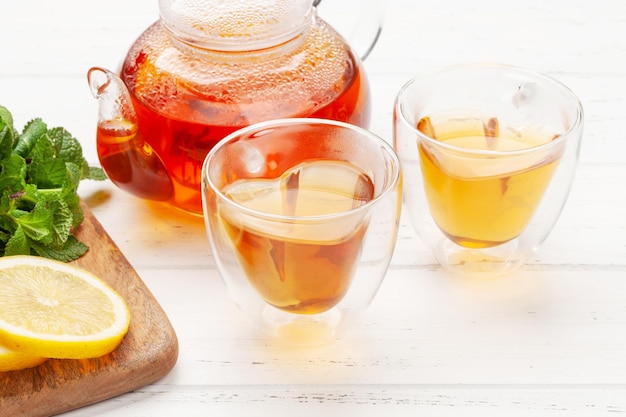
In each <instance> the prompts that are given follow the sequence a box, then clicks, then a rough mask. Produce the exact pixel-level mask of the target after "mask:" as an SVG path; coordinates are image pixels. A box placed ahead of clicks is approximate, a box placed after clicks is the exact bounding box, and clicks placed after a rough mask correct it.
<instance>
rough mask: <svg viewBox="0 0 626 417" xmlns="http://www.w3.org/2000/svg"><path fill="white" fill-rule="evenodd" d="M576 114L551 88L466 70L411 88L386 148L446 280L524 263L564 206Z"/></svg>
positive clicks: (398, 107)
mask: <svg viewBox="0 0 626 417" xmlns="http://www.w3.org/2000/svg"><path fill="white" fill-rule="evenodd" d="M582 128H583V110H582V106H581V103H580V101H579V100H578V98H577V97H576V96H575V95H574V94H573V93H572V92H571V91H570V90H569V89H568V88H567V87H565V86H564V85H563V84H561V83H560V82H558V81H556V80H554V79H552V78H550V77H547V76H544V75H540V74H535V73H532V72H529V71H526V70H523V69H520V68H512V67H507V66H499V65H469V66H457V67H450V68H446V69H443V70H440V71H437V72H433V73H430V74H426V75H421V76H418V77H416V78H414V79H412V80H410V81H409V82H408V83H407V84H406V85H405V86H404V87H403V88H402V89H401V90H400V92H399V94H398V96H397V99H396V103H395V108H394V146H395V149H396V152H397V153H398V155H399V157H400V160H401V162H402V169H403V172H404V177H405V182H404V202H405V205H406V208H407V212H408V213H409V214H410V217H411V221H412V223H413V225H414V226H415V229H416V230H417V232H418V234H419V235H420V236H421V238H422V239H423V241H424V242H425V243H426V245H427V246H429V247H430V248H431V249H432V251H433V254H434V255H435V257H436V259H437V260H438V262H439V263H441V265H442V266H443V267H444V268H446V269H447V270H449V271H452V272H453V273H460V274H464V275H467V274H471V275H482V276H485V275H500V274H505V273H507V272H511V271H513V270H515V269H516V268H518V267H519V266H520V265H521V264H523V263H524V262H525V261H527V260H528V258H529V257H530V256H531V255H532V254H533V252H534V251H535V250H536V249H537V248H538V247H539V246H540V245H541V243H542V242H543V241H544V240H545V239H546V237H547V236H548V234H549V233H550V231H551V229H552V227H553V226H554V224H555V223H556V221H557V219H558V217H559V215H560V213H561V210H562V209H563V206H564V204H565V202H566V199H567V196H568V193H569V190H570V187H571V184H572V180H573V178H574V173H575V169H576V165H577V163H578V155H579V150H580V142H581V137H582Z"/></svg>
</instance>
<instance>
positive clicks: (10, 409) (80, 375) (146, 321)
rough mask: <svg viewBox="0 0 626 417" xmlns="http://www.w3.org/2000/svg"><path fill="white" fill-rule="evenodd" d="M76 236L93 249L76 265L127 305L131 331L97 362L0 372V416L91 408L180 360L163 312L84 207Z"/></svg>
mask: <svg viewBox="0 0 626 417" xmlns="http://www.w3.org/2000/svg"><path fill="white" fill-rule="evenodd" d="M83 208H84V210H85V220H84V222H83V224H82V225H81V227H80V229H79V231H78V233H77V237H78V238H79V239H80V240H81V241H83V242H85V243H86V244H88V245H89V251H88V252H87V254H85V256H83V257H82V258H80V259H79V260H77V261H75V264H76V265H77V266H80V267H82V268H85V269H87V270H89V271H91V272H93V273H95V274H96V275H97V276H99V277H101V278H102V279H103V280H105V281H107V282H108V283H109V284H110V285H111V286H112V287H113V288H115V289H116V290H117V291H118V292H119V293H120V294H121V295H122V296H123V297H124V299H125V300H126V303H127V304H128V307H129V309H130V311H131V323H130V328H129V331H128V333H127V335H126V336H125V338H124V340H123V341H122V343H121V344H120V346H119V347H118V348H117V349H116V350H114V351H113V352H111V353H110V354H108V355H105V356H103V357H100V358H94V359H83V360H57V359H50V360H48V361H46V362H44V363H43V364H41V365H39V366H37V367H35V368H31V369H26V370H22V371H15V372H5V373H0V415H1V416H12V417H18V416H20V417H22V416H23V417H38V416H49V415H54V414H58V413H61V412H64V411H68V410H72V409H75V408H78V407H82V406H84V405H87V404H92V403H95V402H98V401H101V400H104V399H108V398H111V397H115V396H117V395H119V394H122V393H126V392H129V391H132V390H134V389H136V388H139V387H142V386H144V385H146V384H149V383H152V382H154V381H156V380H158V379H160V378H161V377H163V376H164V375H166V374H167V373H168V372H169V371H170V370H171V369H172V367H173V366H174V365H175V363H176V361H177V358H178V339H177V337H176V333H175V332H174V329H173V328H172V325H171V324H170V322H169V320H168V318H167V316H166V315H165V312H164V311H163V309H162V308H161V306H160V305H159V304H158V302H157V301H156V299H155V298H154V296H153V295H152V293H151V292H150V291H149V290H148V288H147V287H146V286H145V285H144V283H143V282H142V280H141V279H140V277H139V276H138V275H137V273H136V272H135V270H134V268H133V267H132V266H131V265H130V263H129V262H128V260H127V259H126V258H125V256H124V255H123V254H122V252H121V251H120V250H119V249H118V247H117V245H116V244H115V243H114V242H113V240H111V238H110V237H109V235H108V234H107V232H106V231H105V230H104V228H103V227H102V225H101V224H100V223H99V222H98V220H97V219H96V218H95V217H94V216H93V214H92V213H91V211H90V210H89V208H88V207H87V206H86V205H83Z"/></svg>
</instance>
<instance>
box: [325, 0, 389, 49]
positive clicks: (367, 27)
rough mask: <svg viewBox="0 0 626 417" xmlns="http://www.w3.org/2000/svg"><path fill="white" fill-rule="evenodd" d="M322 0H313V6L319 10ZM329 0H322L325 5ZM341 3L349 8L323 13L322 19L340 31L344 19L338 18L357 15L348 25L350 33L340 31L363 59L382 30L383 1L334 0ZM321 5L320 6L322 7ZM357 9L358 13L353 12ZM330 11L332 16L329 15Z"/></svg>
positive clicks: (374, 44) (343, 27)
mask: <svg viewBox="0 0 626 417" xmlns="http://www.w3.org/2000/svg"><path fill="white" fill-rule="evenodd" d="M321 2H322V0H313V7H314V8H315V9H316V10H317V11H319V9H318V6H319V5H320V3H321ZM328 3H329V2H328V1H327V2H324V6H326V5H327V4H328ZM339 3H341V4H342V5H343V6H348V7H350V9H349V10H345V9H344V10H333V11H329V12H327V13H325V16H326V17H323V18H324V20H326V21H327V22H329V23H330V24H331V25H332V26H333V27H335V29H337V30H338V31H339V32H340V33H342V29H345V26H346V25H345V21H340V20H339V18H341V17H345V16H355V15H356V16H357V20H356V22H353V24H351V25H350V26H351V27H352V30H351V32H350V33H346V34H344V33H342V34H343V35H344V36H345V37H346V39H347V40H348V42H349V43H350V45H351V46H352V48H353V49H354V50H355V51H356V53H357V54H358V55H359V56H360V57H361V60H365V59H366V58H367V57H368V56H369V54H370V53H371V52H372V49H374V46H376V42H377V41H378V38H379V37H380V33H381V31H382V30H383V21H384V16H385V13H384V11H385V2H384V1H382V0H354V1H352V2H349V1H348V2H346V1H345V0H342V1H341V2H339V1H337V0H336V1H335V4H339ZM324 6H322V7H324ZM355 10H358V13H354V11H355ZM331 12H332V13H333V15H334V16H331Z"/></svg>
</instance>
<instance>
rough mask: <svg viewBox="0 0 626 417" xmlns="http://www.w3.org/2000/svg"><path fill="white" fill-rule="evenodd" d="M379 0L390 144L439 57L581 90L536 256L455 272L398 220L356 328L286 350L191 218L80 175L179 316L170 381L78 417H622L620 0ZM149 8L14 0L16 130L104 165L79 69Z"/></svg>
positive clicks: (104, 53) (11, 51)
mask: <svg viewBox="0 0 626 417" xmlns="http://www.w3.org/2000/svg"><path fill="white" fill-rule="evenodd" d="M325 1H327V2H330V1H339V0H325ZM341 1H345V0H341ZM387 4H388V10H387V18H386V22H385V28H384V30H383V34H382V36H381V38H380V42H379V44H378V45H377V47H376V49H375V50H374V52H373V53H372V54H371V56H370V57H369V58H368V59H367V61H366V68H367V71H368V73H369V76H370V79H371V86H372V90H373V100H374V109H373V110H374V112H373V115H374V118H373V122H372V126H371V129H372V130H373V131H374V132H376V133H378V134H379V135H381V136H382V137H384V138H386V139H388V140H391V131H392V119H391V114H392V105H393V99H394V96H395V94H396V92H397V91H398V89H399V88H400V87H401V86H402V85H403V84H404V83H405V82H406V81H407V80H408V79H409V78H410V77H411V76H413V75H414V74H418V73H421V72H424V71H427V70H431V69H434V68H437V67H440V66H445V65H450V64H457V63H472V62H499V63H506V64H511V65H519V66H523V67H526V68H530V69H534V70H537V71H540V72H544V73H547V74H549V75H552V76H553V77H556V78H557V79H559V80H560V81H562V82H564V83H565V84H567V85H568V86H569V87H570V88H571V89H572V90H574V92H576V93H577V94H578V95H579V97H580V99H581V101H582V103H583V106H584V108H585V116H586V124H585V132H584V139H583V149H582V153H581V161H580V166H579V169H578V172H577V176H576V179H575V182H574V186H573V189H572V192H571V194H570V198H569V200H568V203H567V205H566V207H565V210H564V212H563V214H562V216H561V218H560V220H559V222H558V223H557V225H556V227H555V228H554V230H553V232H552V234H551V235H550V237H549V238H548V240H547V241H546V242H545V244H544V245H543V247H542V248H541V249H540V251H539V252H537V254H536V256H535V257H534V258H533V259H531V260H530V262H529V263H528V264H527V265H526V266H524V267H523V268H522V269H521V270H520V271H519V272H518V273H516V274H514V275H513V276H510V277H507V278H502V279H497V280H489V281H482V282H480V281H471V280H462V279H452V278H450V277H449V276H446V275H445V274H444V273H443V272H442V271H440V270H439V268H438V267H437V266H436V265H435V264H434V262H433V259H432V257H431V256H430V255H429V254H428V253H427V252H426V250H425V248H424V246H423V245H422V243H421V242H420V240H419V239H418V238H417V237H416V235H415V234H414V232H413V231H412V229H411V227H410V225H409V223H408V216H405V217H403V221H402V225H401V230H400V236H399V240H398V244H397V248H396V252H395V255H394V258H393V262H392V265H391V268H390V270H389V272H388V275H387V277H386V279H385V281H384V283H383V286H382V288H381V290H380V292H379V293H378V295H377V297H376V299H375V300H374V302H373V304H372V305H371V308H370V309H369V310H368V312H367V315H366V317H364V320H363V321H362V322H361V323H360V324H359V325H358V326H357V327H356V328H354V329H353V331H352V332H351V333H349V334H348V335H347V336H346V337H345V338H344V339H343V340H341V341H338V342H336V343H333V344H329V345H325V346H322V347H317V348H307V349H293V348H285V347H281V346H279V345H276V344H275V343H273V342H272V341H268V340H266V339H263V338H260V337H258V336H256V335H255V333H254V332H253V329H252V328H251V326H250V324H249V323H248V321H247V319H246V318H245V317H244V316H243V315H242V313H240V312H239V311H238V309H237V308H236V307H235V306H234V305H233V304H232V303H231V301H230V299H229V298H228V296H227V293H226V290H225V288H224V286H223V284H222V283H221V280H220V278H219V275H218V273H217V271H216V269H215V266H214V263H213V259H212V257H211V255H210V252H209V246H208V241H207V239H206V235H205V231H204V228H203V225H202V223H201V221H200V220H199V219H194V218H187V217H184V216H180V215H175V214H174V212H172V211H169V210H166V209H163V208H160V207H158V206H154V205H149V204H146V203H144V202H143V201H140V200H138V199H135V198H133V197H131V196H129V195H127V194H125V193H123V192H122V191H119V190H118V189H116V188H115V187H113V186H112V185H111V184H110V183H91V182H84V183H83V184H82V185H81V187H80V190H79V191H80V194H81V196H82V197H83V198H84V200H85V201H86V202H87V203H88V204H89V206H90V207H91V208H92V211H93V212H94V213H95V214H96V216H97V217H98V219H99V220H100V221H101V223H102V224H103V225H104V226H105V228H106V230H107V231H108V232H109V234H110V235H111V237H112V238H113V239H114V240H115V241H116V243H117V244H118V245H119V246H120V248H121V249H122V251H123V252H124V253H125V255H126V256H127V257H128V259H129V260H130V262H131V263H132V264H133V266H134V267H135V268H136V269H137V271H138V273H139V274H140V276H141V277H142V279H143V280H144V281H145V283H146V284H147V286H148V287H149V288H150V290H151V291H152V292H153V293H154V294H155V296H156V298H157V299H158V301H159V303H160V304H161V305H162V306H163V308H164V310H165V311H166V313H167V314H168V316H169V318H170V320H171V321H172V324H173V325H174V328H175V329H176V332H177V335H178V337H179V343H180V355H179V359H178V363H177V365H176V366H175V368H174V369H173V370H172V371H171V373H169V374H168V375H167V376H166V377H164V378H163V379H161V380H160V381H158V382H156V383H154V384H152V385H150V386H146V387H144V388H141V389H139V390H137V391H135V392H131V393H128V394H125V395H122V396H120V397H117V398H113V399H110V400H107V401H104V402H102V403H99V404H95V405H93V406H89V407H86V408H83V409H79V410H76V411H73V412H69V413H67V414H66V415H67V416H68V417H70V416H71V417H79V416H96V415H97V416H115V417H125V416H132V417H144V416H145V417H148V416H149V417H154V416H200V415H214V416H243V415H251V416H272V417H279V416H292V415H298V416H314V415H315V416H317V415H325V416H345V415H352V416H359V417H363V416H396V415H397V416H416V415H424V416H430V417H432V416H587V415H589V416H596V415H610V416H615V415H626V185H625V182H626V181H625V180H626V3H625V2H624V1H623V0H595V1H588V0H568V1H566V0H527V1H518V2H503V1H501V0H474V1H471V2H470V1H460V0H440V1H421V0H392V1H387ZM157 6H158V2H157V1H156V0H108V1H107V2H93V1H83V0H64V1H58V2H51V1H45V0H23V1H20V2H18V1H10V2H9V1H5V2H3V4H2V6H0V103H1V104H3V105H5V106H6V107H8V108H9V109H10V110H11V111H12V112H13V114H14V117H15V119H16V122H17V123H16V124H17V125H18V126H20V127H21V126H23V124H24V123H25V122H26V121H27V120H29V119H30V118H32V117H37V116H39V117H42V118H43V119H44V120H45V121H47V122H48V124H49V125H50V126H64V127H66V128H67V129H68V130H69V131H70V132H72V133H73V134H74V135H75V136H76V137H78V138H80V139H81V141H82V143H83V146H84V150H85V154H86V155H87V158H88V159H89V160H90V161H91V162H92V163H97V157H96V153H95V134H94V133H95V124H96V111H97V104H96V102H95V100H94V99H93V98H92V97H91V94H90V92H89V89H88V86H87V81H86V72H87V69H88V68H89V67H90V66H92V65H100V66H105V67H109V68H111V69H115V68H116V67H117V65H118V64H119V62H120V60H121V59H122V58H123V56H124V55H125V52H126V50H127V48H128V46H129V45H130V43H131V42H132V41H134V39H135V38H136V37H137V36H138V35H139V34H140V33H141V32H142V31H143V30H144V29H145V28H146V27H147V26H148V25H149V24H150V23H152V22H153V21H154V20H155V19H156V18H157V16H158V10H157ZM0 415H1V416H2V417H5V416H4V415H3V414H2V410H0Z"/></svg>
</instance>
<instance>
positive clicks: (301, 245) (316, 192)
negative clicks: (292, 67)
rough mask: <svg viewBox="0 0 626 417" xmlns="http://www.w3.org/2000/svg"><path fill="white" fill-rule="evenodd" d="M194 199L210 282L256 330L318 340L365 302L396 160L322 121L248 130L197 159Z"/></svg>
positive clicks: (396, 180) (345, 127) (396, 194)
mask: <svg viewBox="0 0 626 417" xmlns="http://www.w3.org/2000/svg"><path fill="white" fill-rule="evenodd" d="M202 191H203V193H202V194H203V195H202V197H203V209H204V216H205V224H206V227H207V233H208V236H209V241H210V243H211V248H212V252H213V256H214V259H215V263H216V264H217V267H218V269H219V271H220V274H221V277H222V279H223V281H224V283H225V284H226V287H227V288H228V290H229V292H230V294H231V296H232V298H233V299H234V301H235V302H236V303H237V304H238V305H239V307H240V308H241V309H242V310H243V311H244V312H245V313H247V315H248V316H249V317H250V318H251V319H253V320H254V321H255V322H257V323H258V324H259V325H260V327H261V328H262V329H264V330H266V331H267V333H269V334H271V335H273V336H276V337H278V338H280V339H282V340H283V341H285V342H287V343H290V344H300V345H307V344H308V345H310V344H319V343H324V342H327V341H329V340H332V339H334V338H336V337H338V336H339V335H340V334H341V333H342V330H343V329H345V328H346V327H347V326H348V325H349V324H351V323H352V322H353V321H354V320H355V319H357V318H358V317H359V316H360V315H361V313H362V312H363V311H364V310H365V309H366V307H367V306H368V305H369V303H370V301H371V300H372V299H373V297H374V296H375V294H376V292H377V290H378V288H379V286H380V284H381V282H382V280H383V278H384V276H385V274H386V271H387V267H388V265H389V262H390V260H391V256H392V253H393V251H394V247H395V241H396V236H397V230H398V221H399V217H400V211H401V205H402V196H401V194H402V176H401V171H400V163H399V160H398V158H397V155H396V154H395V152H394V150H393V148H392V147H391V145H390V144H388V143H387V142H385V141H384V140H382V139H381V138H379V137H377V136H376V135H374V134H372V133H370V132H368V131H367V130H364V129H362V128H360V127H357V126H354V125H350V124H346V123H342V122H336V121H331V120H322V119H310V118H307V119H280V120H273V121H269V122H263V123H258V124H254V125H251V126H249V127H246V128H243V129H240V130H238V131H236V132H234V133H233V134H231V135H229V136H227V137H226V138H224V139H223V140H222V141H220V142H219V143H218V144H217V145H216V146H215V147H214V148H213V149H212V150H211V151H210V152H209V154H208V155H207V157H206V160H205V162H204V166H203V169H202Z"/></svg>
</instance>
